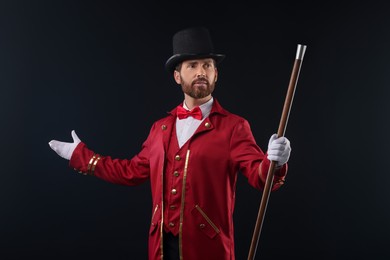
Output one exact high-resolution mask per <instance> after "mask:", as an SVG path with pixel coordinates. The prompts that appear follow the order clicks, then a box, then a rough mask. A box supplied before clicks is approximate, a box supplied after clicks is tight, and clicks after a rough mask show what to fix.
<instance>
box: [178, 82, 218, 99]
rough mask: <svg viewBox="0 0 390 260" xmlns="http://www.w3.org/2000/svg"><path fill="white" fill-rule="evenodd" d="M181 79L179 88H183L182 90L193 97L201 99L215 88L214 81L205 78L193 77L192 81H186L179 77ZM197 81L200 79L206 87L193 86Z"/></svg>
mask: <svg viewBox="0 0 390 260" xmlns="http://www.w3.org/2000/svg"><path fill="white" fill-rule="evenodd" d="M181 81H182V84H181V89H182V90H183V92H184V93H185V94H187V95H189V96H190V97H192V98H194V99H201V98H204V97H207V96H208V95H210V94H211V93H213V91H214V89H215V81H213V82H209V81H208V80H207V79H206V78H202V79H195V80H194V81H192V82H186V81H185V80H184V79H183V78H181ZM199 81H202V82H203V84H205V85H206V87H203V86H202V87H198V86H195V84H197V83H198V82H199Z"/></svg>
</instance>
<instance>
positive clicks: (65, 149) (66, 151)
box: [49, 130, 81, 160]
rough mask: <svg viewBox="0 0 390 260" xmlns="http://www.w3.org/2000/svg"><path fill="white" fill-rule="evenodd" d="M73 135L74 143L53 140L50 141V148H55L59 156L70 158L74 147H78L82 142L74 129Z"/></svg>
mask: <svg viewBox="0 0 390 260" xmlns="http://www.w3.org/2000/svg"><path fill="white" fill-rule="evenodd" d="M71 135H72V138H73V143H66V142H60V141H57V140H51V141H50V142H49V145H50V148H51V149H53V150H54V151H55V152H56V153H57V154H58V155H59V156H61V157H62V158H65V159H67V160H70V158H71V156H72V153H73V151H74V149H76V146H77V145H78V144H79V143H80V142H81V140H80V139H79V137H78V136H77V135H76V132H75V131H74V130H72V132H71Z"/></svg>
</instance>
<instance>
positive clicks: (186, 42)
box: [165, 27, 225, 72]
mask: <svg viewBox="0 0 390 260" xmlns="http://www.w3.org/2000/svg"><path fill="white" fill-rule="evenodd" d="M201 58H213V59H214V60H215V61H216V62H217V64H218V63H220V62H221V61H222V60H223V59H224V58H225V55H224V54H216V53H214V48H213V43H212V41H211V37H210V33H209V31H208V30H207V29H206V28H203V27H193V28H188V29H184V30H181V31H179V32H177V33H175V35H173V55H172V56H171V57H170V58H169V59H168V60H167V62H166V63H165V68H166V69H167V70H168V71H169V72H173V70H174V69H175V67H176V65H177V64H179V63H180V62H182V61H184V60H189V59H201Z"/></svg>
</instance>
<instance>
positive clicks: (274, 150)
mask: <svg viewBox="0 0 390 260" xmlns="http://www.w3.org/2000/svg"><path fill="white" fill-rule="evenodd" d="M277 136H278V135H277V134H273V135H272V136H271V138H270V139H269V142H268V151H267V154H268V155H267V158H268V160H270V161H275V162H276V166H282V165H283V164H285V163H287V161H288V159H289V158H290V153H291V146H290V141H289V140H288V139H287V138H286V137H279V138H277Z"/></svg>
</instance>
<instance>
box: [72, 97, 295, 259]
mask: <svg viewBox="0 0 390 260" xmlns="http://www.w3.org/2000/svg"><path fill="white" fill-rule="evenodd" d="M175 120H176V108H175V109H173V110H172V111H171V112H170V113H169V115H168V116H167V117H165V118H162V119H160V120H158V121H157V122H155V123H154V124H153V126H152V128H151V130H150V133H149V136H148V138H147V139H146V141H145V142H144V143H143V145H142V149H141V151H140V152H139V153H138V154H137V155H135V156H134V157H133V158H131V159H125V160H123V159H112V158H111V157H109V156H101V155H98V154H95V153H94V152H93V151H91V150H89V149H88V148H87V147H86V145H85V144H84V143H80V144H79V145H78V146H77V148H76V149H75V151H74V153H73V155H72V158H71V160H70V166H71V167H73V168H74V169H75V170H77V171H79V172H80V173H84V174H94V175H95V176H97V177H99V178H101V179H104V180H106V181H109V182H112V183H116V184H122V185H129V186H132V185H138V184H140V183H142V182H144V181H146V180H148V179H149V180H150V184H151V191H152V200H153V211H152V219H151V226H150V231H149V259H150V260H157V259H163V257H162V248H163V246H162V239H163V223H164V211H166V210H167V206H166V205H164V203H163V201H164V196H166V194H163V190H164V189H163V186H164V184H163V180H164V178H163V176H164V174H167V173H165V172H164V170H165V166H166V165H165V164H166V158H165V157H166V151H167V147H168V144H169V139H170V136H171V131H172V129H173V128H174V127H175ZM190 141H191V145H190V146H189V148H188V150H187V151H184V152H183V154H185V156H182V157H184V158H182V160H183V169H181V176H180V178H181V183H182V187H180V189H178V191H177V192H178V193H179V196H181V203H180V205H179V206H180V207H179V208H178V210H180V227H179V248H180V255H181V259H184V260H199V259H203V260H207V259H213V260H214V259H218V260H225V259H226V260H228V259H229V260H233V259H235V255H234V229H233V211H234V203H235V188H236V182H237V174H238V173H242V174H243V175H244V176H245V177H247V178H248V182H249V184H250V185H252V186H253V187H255V188H257V189H259V190H261V189H262V188H263V187H264V183H265V180H266V175H267V172H268V167H269V160H268V159H267V158H266V156H265V154H264V153H263V151H262V150H261V149H260V148H259V147H258V145H257V144H256V142H255V139H254V137H253V135H252V132H251V129H250V126H249V124H248V122H247V121H246V120H245V119H243V118H242V117H240V116H237V115H234V114H231V113H229V112H228V111H226V110H224V109H223V108H222V107H221V106H220V105H219V103H218V102H217V100H215V99H214V104H213V107H212V110H211V113H210V115H209V117H208V118H206V119H205V120H204V121H203V122H202V124H201V125H200V126H199V128H198V129H197V130H196V132H195V133H194V135H193V136H192V137H191V139H190ZM286 173H287V165H284V166H283V167H282V168H281V169H279V170H277V171H276V172H275V175H274V176H275V177H274V184H273V187H272V190H276V189H278V188H279V187H280V186H281V185H282V184H283V181H284V178H285V175H286ZM183 190H184V192H183ZM175 192H176V191H175Z"/></svg>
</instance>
